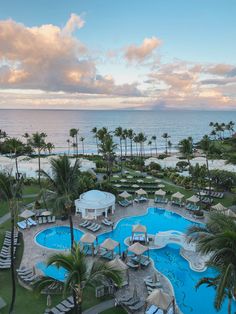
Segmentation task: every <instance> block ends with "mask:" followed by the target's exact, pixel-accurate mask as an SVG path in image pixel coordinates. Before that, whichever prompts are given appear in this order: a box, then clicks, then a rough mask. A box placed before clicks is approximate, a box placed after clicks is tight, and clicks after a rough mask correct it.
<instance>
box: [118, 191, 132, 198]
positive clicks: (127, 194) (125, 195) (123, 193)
mask: <svg viewBox="0 0 236 314" xmlns="http://www.w3.org/2000/svg"><path fill="white" fill-rule="evenodd" d="M119 196H120V197H123V198H129V197H131V196H132V195H131V194H129V193H128V192H127V191H124V192H122V193H120V194H119Z"/></svg>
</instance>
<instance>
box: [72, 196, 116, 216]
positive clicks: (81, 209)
mask: <svg viewBox="0 0 236 314" xmlns="http://www.w3.org/2000/svg"><path fill="white" fill-rule="evenodd" d="M115 202H116V198H115V196H114V195H113V194H111V193H109V192H105V191H98V190H90V191H88V192H85V193H83V194H81V195H80V198H79V199H77V200H75V207H76V213H77V214H79V213H81V214H82V218H85V217H86V216H88V215H93V216H94V219H97V217H99V216H102V215H105V217H107V215H108V213H112V214H114V211H115Z"/></svg>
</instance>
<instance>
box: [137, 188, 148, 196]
mask: <svg viewBox="0 0 236 314" xmlns="http://www.w3.org/2000/svg"><path fill="white" fill-rule="evenodd" d="M135 193H136V194H138V195H147V192H146V191H144V189H139V190H137V191H135Z"/></svg>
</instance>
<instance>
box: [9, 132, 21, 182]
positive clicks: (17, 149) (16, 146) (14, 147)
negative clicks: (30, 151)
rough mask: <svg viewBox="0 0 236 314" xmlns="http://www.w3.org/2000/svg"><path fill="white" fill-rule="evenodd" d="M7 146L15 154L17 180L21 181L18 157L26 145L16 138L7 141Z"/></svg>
mask: <svg viewBox="0 0 236 314" xmlns="http://www.w3.org/2000/svg"><path fill="white" fill-rule="evenodd" d="M7 146H8V148H9V150H10V151H12V152H13V154H14V157H15V165H16V178H17V180H18V179H19V169H18V159H17V158H18V157H19V156H20V154H21V153H23V151H24V144H23V143H22V142H21V141H20V140H18V139H17V138H15V137H12V138H10V139H9V140H8V141H7Z"/></svg>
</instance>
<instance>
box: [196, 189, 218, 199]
mask: <svg viewBox="0 0 236 314" xmlns="http://www.w3.org/2000/svg"><path fill="white" fill-rule="evenodd" d="M200 193H201V194H202V195H206V196H209V195H210V196H211V197H214V198H223V197H224V193H222V192H214V191H209V190H202V191H201V192H200Z"/></svg>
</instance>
